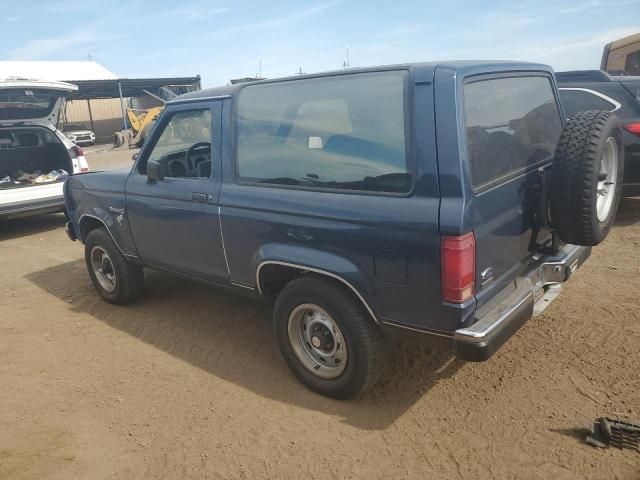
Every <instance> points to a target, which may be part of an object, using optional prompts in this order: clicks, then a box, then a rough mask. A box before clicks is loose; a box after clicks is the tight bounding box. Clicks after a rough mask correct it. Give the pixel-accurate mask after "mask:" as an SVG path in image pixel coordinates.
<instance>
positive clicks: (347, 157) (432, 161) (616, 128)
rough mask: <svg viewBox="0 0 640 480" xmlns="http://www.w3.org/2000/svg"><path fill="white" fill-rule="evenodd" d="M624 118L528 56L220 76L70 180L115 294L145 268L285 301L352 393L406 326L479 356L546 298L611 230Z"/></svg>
mask: <svg viewBox="0 0 640 480" xmlns="http://www.w3.org/2000/svg"><path fill="white" fill-rule="evenodd" d="M621 138H622V132H621V128H620V125H619V122H618V120H617V119H616V117H615V116H614V115H612V114H611V113H609V112H600V111H588V112H583V113H580V114H578V115H576V116H575V117H572V118H571V119H569V120H568V121H565V119H564V114H563V111H562V107H561V104H560V102H559V97H558V90H557V87H556V84H555V79H554V75H553V71H552V70H551V69H550V68H549V67H547V66H544V65H537V64H530V63H510V62H448V63H417V64H410V65H400V66H388V67H377V68H366V69H355V70H345V71H340V72H332V73H324V74H318V75H308V76H301V77H294V78H286V79H279V80H267V81H260V82H254V83H247V84H241V85H231V86H226V87H219V88H212V89H208V90H202V91H198V92H192V93H188V94H186V95H183V96H181V97H178V98H177V99H175V100H174V101H171V102H169V103H168V104H167V107H166V109H165V110H164V112H163V113H162V115H161V117H160V118H159V119H158V122H157V124H156V126H155V127H154V129H153V131H152V132H151V133H150V136H149V139H148V141H146V142H145V144H144V146H143V147H142V149H141V151H140V153H139V155H138V156H137V157H136V159H135V163H134V165H133V166H132V168H130V169H127V170H123V171H108V172H97V173H90V174H86V175H79V176H74V177H71V178H69V179H68V180H67V181H66V183H65V189H64V193H65V201H66V208H67V211H68V215H69V218H70V221H69V223H68V224H67V233H68V235H69V236H70V238H71V239H72V240H75V239H79V240H80V241H81V242H82V243H83V244H84V246H85V247H84V248H85V257H86V264H87V268H88V271H89V275H90V278H91V280H92V282H93V284H94V286H95V288H96V290H97V291H98V293H99V294H100V295H101V296H102V297H103V298H104V299H105V300H107V301H109V302H112V303H116V304H125V303H128V302H131V301H134V300H135V299H137V298H138V297H139V296H140V295H141V294H142V292H143V281H144V274H143V268H145V267H149V268H155V269H161V270H166V271H170V272H173V273H175V274H178V275H181V276H183V277H186V278H190V279H196V280H200V281H203V282H207V283H209V284H211V285H217V286H222V287H225V288H228V289H230V290H235V291H237V292H240V293H245V294H247V295H251V296H253V297H259V298H264V299H269V300H272V301H273V302H274V315H273V325H274V331H275V336H276V338H277V341H278V344H279V346H280V349H281V351H282V354H283V356H284V359H285V361H286V362H287V364H288V365H289V367H290V369H291V370H292V372H293V373H294V374H295V375H296V376H297V377H298V379H299V380H300V381H301V382H302V383H304V384H305V385H306V386H308V387H309V388H311V389H313V390H315V391H317V392H320V393H322V394H324V395H329V396H333V397H338V398H345V397H349V396H352V395H355V394H357V393H359V392H362V391H364V390H365V389H367V388H368V387H370V386H371V385H373V384H374V383H375V381H376V379H377V378H378V376H379V374H380V372H381V370H382V367H383V363H384V355H385V348H384V347H385V338H386V337H387V335H388V334H389V333H390V332H393V331H394V329H400V330H404V331H407V332H412V333H415V334H424V335H436V336H439V337H446V338H449V339H451V341H452V343H453V347H454V352H455V355H456V356H457V357H458V358H460V359H463V360H470V361H483V360H486V359H488V358H489V357H490V356H491V355H492V354H493V353H494V352H495V351H496V350H497V349H498V348H499V347H500V346H501V345H502V344H503V343H504V342H505V341H507V339H508V338H509V337H510V336H512V335H513V334H514V332H516V330H517V329H518V328H519V327H520V326H521V325H522V324H524V323H525V322H526V321H527V320H528V319H529V318H531V317H532V316H533V315H534V314H536V313H539V312H540V311H542V309H543V308H544V307H545V306H546V305H548V304H549V302H550V301H551V300H553V299H554V298H555V297H556V296H557V295H558V292H559V290H560V285H561V284H562V282H564V281H565V280H567V279H568V278H569V277H570V276H571V274H572V273H573V272H574V271H575V270H576V269H577V268H578V267H580V266H581V265H582V263H583V262H584V261H585V260H586V259H587V257H588V256H589V254H590V252H591V247H592V246H593V245H596V244H598V243H599V242H601V241H602V240H603V239H604V238H605V236H606V235H607V232H608V231H609V228H610V226H611V224H612V222H613V219H614V217H615V214H616V209H617V205H618V202H619V198H620V182H621V175H622V171H623V165H622V162H623V161H624V160H623V159H624V155H623V148H624V147H623V143H622V141H621ZM238 327H239V328H242V326H238Z"/></svg>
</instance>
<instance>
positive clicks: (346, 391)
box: [273, 274, 385, 399]
mask: <svg viewBox="0 0 640 480" xmlns="http://www.w3.org/2000/svg"><path fill="white" fill-rule="evenodd" d="M273 321H274V330H275V334H276V337H277V340H278V344H279V346H280V351H281V352H282V355H283V357H284V359H285V361H286V362H287V365H288V366H289V368H290V369H291V371H292V372H293V374H294V375H295V376H296V377H297V378H298V380H300V381H301V382H302V383H303V384H304V385H305V386H307V387H308V388H310V389H311V390H313V391H315V392H317V393H320V394H322V395H326V396H328V397H333V398H340V399H344V398H349V397H352V396H354V395H357V394H359V393H362V392H364V391H366V390H367V389H369V388H370V387H371V386H373V385H374V384H375V383H376V381H377V380H378V378H379V377H380V374H381V373H382V368H383V364H384V353H385V345H384V337H383V335H382V332H381V331H380V329H379V328H378V326H377V325H375V324H374V323H373V320H372V319H371V316H370V315H369V314H368V312H367V311H366V310H365V309H364V308H363V306H362V304H361V303H360V302H359V301H358V300H357V299H356V298H355V297H354V296H353V294H352V293H351V292H349V291H347V290H345V289H344V287H342V286H341V285H339V284H337V283H335V282H334V281H331V280H328V279H325V278H322V277H320V276H317V275H313V274H305V275H303V276H301V277H299V278H297V279H295V280H293V281H291V282H290V283H289V284H287V285H286V286H285V287H284V289H283V290H282V292H280V294H279V295H278V298H277V300H276V304H275V308H274V317H273Z"/></svg>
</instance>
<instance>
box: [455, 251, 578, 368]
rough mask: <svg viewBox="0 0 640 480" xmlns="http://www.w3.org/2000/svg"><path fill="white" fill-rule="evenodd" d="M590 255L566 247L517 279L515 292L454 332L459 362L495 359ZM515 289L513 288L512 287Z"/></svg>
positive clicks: (553, 297)
mask: <svg viewBox="0 0 640 480" xmlns="http://www.w3.org/2000/svg"><path fill="white" fill-rule="evenodd" d="M589 255H591V247H580V246H576V245H565V246H564V247H563V248H561V249H560V252H559V254H558V255H557V256H555V257H545V259H544V261H543V263H541V264H540V265H539V266H537V267H536V268H535V269H534V270H532V271H531V272H530V273H528V274H527V275H526V276H525V277H520V278H518V279H516V282H515V289H514V290H513V292H512V293H510V294H508V296H506V298H504V299H503V300H501V301H500V302H499V303H498V304H497V305H495V306H493V307H492V308H490V310H488V311H486V312H483V313H482V316H481V317H480V318H477V320H476V321H475V322H474V323H473V324H472V325H471V326H469V327H465V328H461V329H459V330H456V331H455V332H454V336H453V348H454V352H455V355H456V358H459V359H461V360H466V361H470V362H483V361H485V360H487V359H488V358H489V357H491V355H493V354H494V353H495V352H496V351H497V350H498V348H500V347H501V346H502V344H503V343H505V342H506V341H507V340H508V339H509V338H510V337H511V336H512V335H513V334H514V333H515V332H516V331H517V330H518V329H519V328H520V327H521V326H522V325H523V324H524V323H526V321H527V320H529V319H530V318H531V317H532V316H533V315H534V314H536V315H537V314H539V313H541V312H542V310H544V309H545V308H546V306H547V305H549V304H550V303H551V301H553V300H554V299H555V297H556V296H557V294H558V289H559V288H560V284H561V283H562V282H565V281H567V280H568V279H569V277H570V276H571V274H572V273H573V272H574V271H575V270H576V269H577V268H578V267H580V266H581V265H582V264H583V263H584V261H585V260H586V259H587V258H588V257H589ZM511 288H513V286H511Z"/></svg>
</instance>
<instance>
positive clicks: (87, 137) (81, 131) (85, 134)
mask: <svg viewBox="0 0 640 480" xmlns="http://www.w3.org/2000/svg"><path fill="white" fill-rule="evenodd" d="M62 133H64V134H65V135H66V137H67V138H68V139H69V140H71V141H72V142H73V143H75V144H76V145H85V146H86V145H93V144H94V143H96V134H95V133H93V130H90V129H88V128H87V127H85V126H84V125H76V124H70V123H67V124H65V125H63V126H62Z"/></svg>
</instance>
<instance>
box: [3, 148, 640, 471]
mask: <svg viewBox="0 0 640 480" xmlns="http://www.w3.org/2000/svg"><path fill="white" fill-rule="evenodd" d="M131 153H132V152H131V151H124V152H122V151H119V152H111V151H104V152H102V153H95V152H90V153H88V158H89V161H90V162H91V164H92V166H93V168H98V167H101V166H105V165H114V164H118V163H119V164H127V163H128V162H129V158H130V156H131ZM63 224H64V217H63V216H62V215H48V216H41V217H33V218H28V219H22V220H13V221H8V222H2V223H0V262H1V263H0V265H1V268H0V339H1V340H0V406H1V408H0V478H7V479H42V478H47V479H65V480H66V479H76V478H77V479H107V478H108V479H111V478H117V479H127V480H130V479H135V478H166V479H178V478H180V479H183V478H210V479H217V478H220V479H222V478H250V479H252V478H284V479H286V478H291V479H298V478H314V479H315V478H368V479H373V478H384V479H392V478H407V479H409V478H416V479H426V478H434V479H435V478H437V479H469V478H478V479H561V480H564V479H567V480H568V479H584V478H586V479H597V480H601V479H610V478H611V479H625V480H626V479H640V453H638V452H634V451H629V450H614V449H609V450H599V449H596V448H593V447H589V446H587V445H585V444H584V442H583V438H584V427H582V426H581V424H580V421H584V422H588V421H589V419H593V418H595V417H597V416H601V415H608V416H620V417H626V418H631V419H636V420H640V378H639V374H640V355H639V351H640V300H639V298H638V283H639V282H638V281H639V279H640V255H638V251H639V248H640V199H628V200H625V201H624V202H623V204H622V206H621V210H620V214H619V218H618V222H617V225H616V227H615V229H614V230H613V231H612V233H611V235H610V236H609V238H608V239H607V241H606V242H605V244H603V245H602V246H600V247H598V248H596V249H595V250H594V253H593V255H592V257H591V259H590V260H589V261H588V262H587V264H585V266H584V267H583V268H581V269H580V270H579V271H578V272H577V273H576V274H575V276H574V277H573V278H572V279H571V281H570V282H569V283H568V284H566V287H565V288H564V290H563V293H562V295H561V296H560V297H559V299H558V300H557V301H556V302H555V303H554V304H553V305H551V306H550V307H549V308H548V309H547V310H546V312H545V313H544V314H543V315H542V316H540V317H537V318H535V319H533V320H531V321H530V322H529V323H528V324H527V325H526V326H525V327H524V328H523V329H522V330H521V331H520V332H518V334H517V335H516V336H515V337H513V338H512V339H511V341H510V342H508V343H507V344H506V345H505V346H504V347H503V348H502V349H501V350H500V351H499V352H498V353H497V354H496V355H495V356H494V357H493V358H492V359H491V360H490V361H488V362H486V363H482V364H471V363H468V364H465V363H461V362H458V361H455V360H454V359H453V358H452V354H451V349H450V346H449V345H448V344H446V343H442V344H420V343H413V342H408V341H403V342H393V345H392V348H391V351H392V352H393V353H392V355H391V358H390V359H389V362H388V365H387V369H386V371H385V374H384V377H383V380H382V381H381V382H380V384H379V385H377V387H376V388H375V389H374V390H373V391H372V392H370V393H369V394H367V395H366V396H364V397H363V398H360V399H357V400H353V401H347V402H340V401H334V400H330V399H327V398H323V397H321V396H318V395H316V394H314V393H312V392H310V391H308V390H306V389H305V388H304V387H302V386H301V385H300V384H299V383H297V382H296V380H295V379H294V378H293V376H292V375H291V374H290V373H289V371H288V370H287V368H286V366H285V364H284V362H283V361H282V360H281V358H280V355H279V352H278V349H277V346H276V342H275V341H274V339H273V337H272V334H271V324H270V322H271V319H270V315H271V312H270V309H269V307H268V306H266V305H263V304H260V303H256V302H253V301H249V300H247V299H245V298H243V297H236V296H232V295H230V294H227V293H221V292H218V291H215V290H211V289H208V288H206V287H204V286H202V285H199V284H195V283H189V282H186V281H183V280H176V279H174V278H172V277H170V276H168V275H164V274H158V273H150V274H149V275H148V277H147V280H148V281H147V284H146V285H147V286H146V293H145V297H144V298H143V299H142V300H141V301H140V302H138V303H136V304H135V305H131V306H127V307H116V306H112V305H109V304H107V303H105V302H103V301H101V300H100V299H99V298H98V296H97V294H96V293H95V292H94V290H93V288H92V286H91V285H90V282H89V278H88V275H87V273H86V269H85V266H84V261H83V259H82V246H81V245H80V244H79V243H77V242H76V243H72V242H70V241H69V240H68V239H67V238H66V236H65V234H64V231H63Z"/></svg>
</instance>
